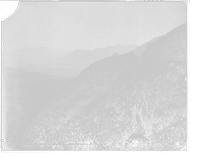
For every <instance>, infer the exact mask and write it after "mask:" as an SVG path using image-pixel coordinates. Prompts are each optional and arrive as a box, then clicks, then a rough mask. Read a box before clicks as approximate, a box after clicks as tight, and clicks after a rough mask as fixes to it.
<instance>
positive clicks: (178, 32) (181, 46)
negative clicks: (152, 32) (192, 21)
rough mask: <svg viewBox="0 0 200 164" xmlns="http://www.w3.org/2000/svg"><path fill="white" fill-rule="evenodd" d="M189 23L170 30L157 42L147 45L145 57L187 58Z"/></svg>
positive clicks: (184, 59)
mask: <svg viewBox="0 0 200 164" xmlns="http://www.w3.org/2000/svg"><path fill="white" fill-rule="evenodd" d="M186 28H187V24H183V25H181V26H179V27H177V28H175V29H173V30H172V31H170V32H168V33H167V34H165V35H164V36H162V37H161V38H159V39H158V40H156V41H155V42H154V41H152V42H150V43H149V44H148V45H147V49H146V50H145V51H144V52H143V55H142V58H143V59H146V60H147V59H160V60H176V61H186V60H187V29H186Z"/></svg>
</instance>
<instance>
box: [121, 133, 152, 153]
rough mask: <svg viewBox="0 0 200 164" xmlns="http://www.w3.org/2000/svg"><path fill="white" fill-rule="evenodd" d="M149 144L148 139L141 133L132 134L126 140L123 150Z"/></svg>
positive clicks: (143, 146) (136, 148)
mask: <svg viewBox="0 0 200 164" xmlns="http://www.w3.org/2000/svg"><path fill="white" fill-rule="evenodd" d="M148 145H149V140H148V139H147V138H145V137H144V136H143V135H142V134H132V135H131V136H130V137H129V138H128V139H127V141H126V144H125V150H138V149H139V148H146V147H147V146H148Z"/></svg>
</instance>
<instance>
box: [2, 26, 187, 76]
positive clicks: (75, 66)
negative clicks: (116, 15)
mask: <svg viewBox="0 0 200 164" xmlns="http://www.w3.org/2000/svg"><path fill="white" fill-rule="evenodd" d="M184 29H186V24H183V25H181V26H179V27H176V28H174V29H173V30H172V31H170V32H168V33H166V34H165V35H162V36H157V37H154V38H153V39H151V40H150V41H148V42H146V43H144V44H142V45H140V46H138V45H136V44H130V45H121V44H117V45H114V46H107V47H104V48H97V49H94V50H83V49H78V50H74V51H67V50H61V49H53V48H44V47H38V48H26V49H14V50H13V51H12V53H11V55H10V59H9V60H7V62H5V63H6V64H7V63H8V65H9V66H12V67H14V68H17V69H20V70H24V71H32V72H44V73H48V74H52V75H55V76H57V77H59V78H74V77H76V76H78V75H79V74H80V73H81V71H82V70H83V69H85V68H87V67H88V66H89V65H90V64H92V63H93V62H95V61H97V60H101V59H103V58H106V57H110V56H112V55H113V54H114V53H118V54H124V53H127V52H130V51H132V53H133V54H136V55H138V56H140V57H142V56H143V53H144V52H145V51H146V52H145V53H147V49H148V46H149V43H152V42H155V43H159V42H160V41H161V40H163V38H167V37H168V36H169V35H171V34H174V33H179V32H180V31H182V30H184ZM175 49H176V48H175ZM159 53H160V52H159ZM180 53H182V50H181V51H180ZM180 53H179V54H180ZM148 54H149V52H148ZM6 64H5V65H6Z"/></svg>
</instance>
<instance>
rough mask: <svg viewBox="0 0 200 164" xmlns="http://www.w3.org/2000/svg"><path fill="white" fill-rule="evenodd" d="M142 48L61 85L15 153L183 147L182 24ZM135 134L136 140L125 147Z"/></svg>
mask: <svg viewBox="0 0 200 164" xmlns="http://www.w3.org/2000/svg"><path fill="white" fill-rule="evenodd" d="M142 46H143V47H142ZM142 46H141V47H140V48H141V49H143V50H142V51H141V52H140V54H137V55H136V53H135V52H134V51H131V52H129V53H126V54H123V55H113V56H112V57H108V58H105V59H102V60H99V61H96V62H94V63H93V64H91V65H90V66H89V67H87V68H86V69H85V70H84V71H83V72H82V73H81V74H80V75H79V76H78V77H76V78H74V79H72V80H70V82H68V83H67V87H61V88H60V89H59V91H58V94H56V98H55V99H54V101H51V102H49V103H46V104H45V106H44V107H43V110H42V111H41V112H40V113H39V114H38V115H37V117H35V120H34V121H33V122H32V125H30V127H29V130H28V131H27V132H26V133H25V134H24V135H23V136H22V140H23V142H22V143H21V145H18V149H28V150H35V149H37V150H46V149H48V150H49V149H51V150H182V149H183V148H184V147H186V140H187V136H186V134H187V81H186V77H187V63H186V61H187V60H186V25H182V26H180V27H177V28H175V29H173V30H172V31H170V32H169V33H167V34H166V35H164V36H161V37H159V38H157V39H156V40H155V39H153V40H152V41H150V42H148V43H146V44H144V45H142ZM144 46H145V48H144ZM63 86H64V85H63ZM133 134H135V136H139V137H135V138H133V139H132V140H131V142H129V143H127V140H130V139H129V138H130V136H131V135H133ZM141 136H143V138H142V137H141ZM144 138H146V140H144Z"/></svg>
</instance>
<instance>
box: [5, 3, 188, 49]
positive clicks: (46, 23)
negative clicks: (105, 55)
mask: <svg viewBox="0 0 200 164" xmlns="http://www.w3.org/2000/svg"><path fill="white" fill-rule="evenodd" d="M185 22H186V6H185V5H184V4H183V3H182V2H160V3H158V2H151V3H150V2H129V3H127V2H110V3H108V2H106V3H100V2H94V3H76V2H74V3H72V2H71V3H64V2H63V3H56V2H55V3H54V2H53V3H48V2H46V3H45V2H43V3H37V2H31V3H27V2H22V3H21V4H20V6H19V8H18V10H17V11H16V12H15V14H13V15H12V16H11V17H9V18H8V19H6V20H5V21H4V22H3V26H2V28H3V48H5V49H13V48H20V49H21V48H37V47H46V48H54V49H64V50H68V51H71V50H76V49H86V50H92V49H96V48H101V47H107V46H112V45H116V44H123V45H128V44H138V45H140V44H142V43H144V42H146V41H148V40H150V39H152V38H153V37H156V36H159V35H163V34H165V33H166V32H168V31H170V30H171V29H173V28H175V27H176V26H178V25H180V24H183V23H185Z"/></svg>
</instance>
